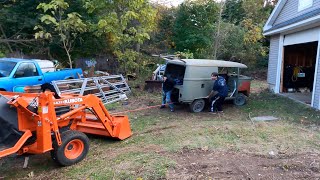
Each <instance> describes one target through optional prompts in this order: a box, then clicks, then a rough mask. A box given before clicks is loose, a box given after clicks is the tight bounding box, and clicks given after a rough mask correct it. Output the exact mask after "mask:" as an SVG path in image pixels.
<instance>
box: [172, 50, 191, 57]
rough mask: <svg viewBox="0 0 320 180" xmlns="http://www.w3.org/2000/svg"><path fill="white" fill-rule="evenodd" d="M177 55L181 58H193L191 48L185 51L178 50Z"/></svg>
mask: <svg viewBox="0 0 320 180" xmlns="http://www.w3.org/2000/svg"><path fill="white" fill-rule="evenodd" d="M175 55H176V56H178V57H179V58H181V59H193V53H192V52H190V50H187V51H184V52H180V51H178V52H176V53H175Z"/></svg>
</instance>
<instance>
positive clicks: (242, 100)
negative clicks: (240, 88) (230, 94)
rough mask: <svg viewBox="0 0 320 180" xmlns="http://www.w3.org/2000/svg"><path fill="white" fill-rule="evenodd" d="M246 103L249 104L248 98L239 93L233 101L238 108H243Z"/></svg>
mask: <svg viewBox="0 0 320 180" xmlns="http://www.w3.org/2000/svg"><path fill="white" fill-rule="evenodd" d="M246 102H247V97H246V96H245V95H244V94H242V93H239V94H238V95H237V96H236V97H235V98H234V99H233V104H234V105H236V106H243V105H244V104H246Z"/></svg>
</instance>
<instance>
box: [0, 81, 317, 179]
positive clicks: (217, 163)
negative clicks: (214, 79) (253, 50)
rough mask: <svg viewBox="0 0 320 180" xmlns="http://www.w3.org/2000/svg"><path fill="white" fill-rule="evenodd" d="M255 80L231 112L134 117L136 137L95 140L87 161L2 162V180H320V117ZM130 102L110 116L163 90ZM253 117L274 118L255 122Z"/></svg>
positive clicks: (37, 158)
mask: <svg viewBox="0 0 320 180" xmlns="http://www.w3.org/2000/svg"><path fill="white" fill-rule="evenodd" d="M264 88H265V83H264V82H261V81H253V84H252V89H253V91H254V92H253V93H252V94H251V96H250V97H249V98H248V103H247V104H246V105H245V106H242V107H236V106H234V105H232V104H231V103H226V104H225V105H224V112H225V113H224V114H218V115H212V114H209V113H207V112H202V113H190V112H188V107H186V106H177V107H176V111H175V112H174V113H172V112H170V111H169V109H168V108H167V109H161V110H160V109H158V108H154V109H147V110H143V111H138V112H131V113H128V115H129V119H130V123H131V128H132V131H133V133H134V134H133V136H132V137H130V138H128V139H126V140H124V141H115V140H110V139H107V138H102V137H92V136H89V138H90V140H91V144H90V145H91V146H90V152H89V154H88V156H87V157H86V158H85V160H83V161H82V162H80V163H79V164H76V165H74V166H70V167H62V168H61V167H58V166H57V165H56V164H55V163H54V162H53V161H52V160H51V158H50V153H46V154H42V155H33V156H30V160H29V166H28V168H26V169H23V168H22V166H23V162H24V158H23V157H17V156H10V157H6V158H3V159H1V160H0V179H2V178H4V179H16V178H23V179H25V178H30V179H213V178H218V179H221V178H222V179H224V178H231V179H248V178H251V179H266V178H268V179H301V178H307V179H315V178H319V177H320V156H319V146H320V134H319V126H318V125H319V122H320V121H319V120H320V113H319V112H317V111H315V110H313V109H311V108H309V107H307V106H305V105H302V104H300V103H296V102H294V101H292V100H289V99H287V98H284V97H280V96H277V95H273V94H270V93H268V92H267V91H263V89H264ZM129 99H130V100H129V104H128V105H123V106H122V105H121V104H120V103H119V104H114V105H112V106H110V107H109V108H110V109H112V110H111V111H110V112H111V113H112V112H119V111H125V110H128V109H136V108H143V107H148V106H151V105H157V104H159V103H160V93H153V94H151V93H145V92H141V91H138V90H137V91H135V93H134V94H133V95H132V96H130V97H129ZM254 116H275V117H277V118H279V120H277V121H272V122H254V121H252V120H251V118H252V117H254Z"/></svg>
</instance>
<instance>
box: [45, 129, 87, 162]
mask: <svg viewBox="0 0 320 180" xmlns="http://www.w3.org/2000/svg"><path fill="white" fill-rule="evenodd" d="M61 140H62V144H61V145H60V146H58V144H57V142H56V141H54V143H53V148H54V149H53V150H52V151H51V157H52V159H53V160H54V161H55V162H56V163H58V164H59V165H61V166H70V165H73V164H76V163H78V162H80V161H82V160H83V159H84V158H85V157H86V156H87V154H88V151H89V139H88V137H87V136H86V135H85V134H84V133H82V132H79V131H73V130H69V131H65V132H63V133H62V134H61Z"/></svg>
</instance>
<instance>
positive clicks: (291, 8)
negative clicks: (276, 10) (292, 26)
mask: <svg viewBox="0 0 320 180" xmlns="http://www.w3.org/2000/svg"><path fill="white" fill-rule="evenodd" d="M298 6H299V0H287V2H286V4H285V5H284V7H283V8H282V10H281V12H280V14H279V16H278V17H277V19H276V20H275V22H274V24H273V25H277V24H280V23H283V22H285V21H288V20H290V19H292V18H295V17H298V16H301V15H303V14H306V13H308V12H311V11H313V10H316V9H319V8H320V0H313V5H312V7H310V8H307V9H304V10H302V11H299V12H298Z"/></svg>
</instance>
